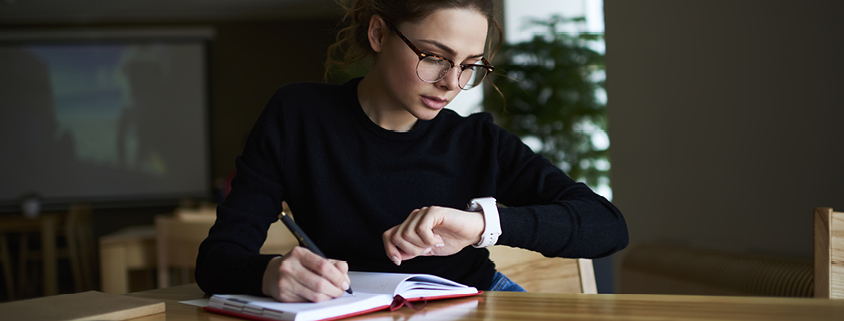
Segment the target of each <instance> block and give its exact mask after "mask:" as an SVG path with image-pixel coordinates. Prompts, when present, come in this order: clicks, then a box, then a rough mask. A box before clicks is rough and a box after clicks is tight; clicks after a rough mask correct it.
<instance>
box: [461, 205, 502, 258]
mask: <svg viewBox="0 0 844 321" xmlns="http://www.w3.org/2000/svg"><path fill="white" fill-rule="evenodd" d="M468 210H469V211H471V212H481V211H482V212H483V214H484V232H483V233H482V234H481V241H480V242H478V244H474V245H472V246H474V247H476V248H482V247H490V246H493V245H495V243H496V242H498V236H500V235H501V219H500V218H499V217H498V206H496V203H495V198H493V197H483V198H476V199H473V200H472V202H471V203H469V209H468Z"/></svg>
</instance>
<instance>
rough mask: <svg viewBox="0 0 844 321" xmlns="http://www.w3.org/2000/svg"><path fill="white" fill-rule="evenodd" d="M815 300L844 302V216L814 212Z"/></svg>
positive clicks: (827, 210)
mask: <svg viewBox="0 0 844 321" xmlns="http://www.w3.org/2000/svg"><path fill="white" fill-rule="evenodd" d="M814 223H815V250H814V252H815V253H814V254H815V297H816V298H830V299H844V213H842V212H834V211H833V210H832V208H828V207H820V208H816V209H815V213H814Z"/></svg>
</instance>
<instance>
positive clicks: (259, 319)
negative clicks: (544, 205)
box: [203, 291, 483, 321]
mask: <svg viewBox="0 0 844 321" xmlns="http://www.w3.org/2000/svg"><path fill="white" fill-rule="evenodd" d="M481 293H483V291H478V292H477V293H468V294H448V295H438V296H431V297H418V298H410V299H406V300H407V301H409V302H419V301H434V300H444V299H453V298H462V297H469V296H474V295H478V294H481ZM389 308H390V305H389V304H387V305H383V306H378V307H375V308H371V309H366V310H361V311H354V312H350V313H348V314H343V315H338V316H334V317H330V318H325V319H320V320H319V321H332V320H340V319H345V318H351V317H354V316H359V315H364V314H368V313H372V312H376V311H381V310H387V309H389ZM203 309H205V311H208V312H213V313H217V314H224V315H229V316H233V317H237V318H242V319H249V320H257V321H278V320H283V319H275V318H268V317H264V316H259V315H254V314H248V313H243V312H235V311H230V310H225V309H218V308H213V307H210V306H206V307H203Z"/></svg>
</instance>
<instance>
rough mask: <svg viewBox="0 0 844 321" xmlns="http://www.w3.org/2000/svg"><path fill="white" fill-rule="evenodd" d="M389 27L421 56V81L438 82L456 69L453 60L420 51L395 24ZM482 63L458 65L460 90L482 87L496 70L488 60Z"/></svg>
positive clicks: (418, 70) (418, 65)
mask: <svg viewBox="0 0 844 321" xmlns="http://www.w3.org/2000/svg"><path fill="white" fill-rule="evenodd" d="M387 25H389V26H390V29H392V30H393V31H395V32H396V35H398V36H399V38H401V40H402V41H404V43H406V44H407V46H408V47H410V49H411V50H413V52H415V53H416V55H418V56H419V62H418V63H417V64H416V76H418V77H419V79H420V80H422V81H424V82H426V83H435V82H438V81H440V79H443V78H444V77H445V75H447V74H448V71H449V70H451V68H452V67H454V62H453V61H451V59H448V58H446V57H443V56H440V55H437V54H433V53H430V52H425V51H422V50H419V48H416V46H414V45H413V43H411V42H410V40H407V38H405V37H404V35H403V34H402V33H401V31H399V30H398V29H397V28H396V27H395V26H393V24H391V23H387ZM481 62H483V65H480V64H469V65H464V64H458V65H457V66H458V67H460V69H459V70H458V71H457V85H458V86H460V89H463V90H469V89H472V88H475V86H477V85H480V84H481V83H482V82H483V81H484V78H486V75H487V74H488V73H491V72H492V71H493V70H495V67H493V66H492V65H490V64H489V62H487V61H486V59H484V58H481Z"/></svg>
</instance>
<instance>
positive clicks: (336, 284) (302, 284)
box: [261, 246, 350, 302]
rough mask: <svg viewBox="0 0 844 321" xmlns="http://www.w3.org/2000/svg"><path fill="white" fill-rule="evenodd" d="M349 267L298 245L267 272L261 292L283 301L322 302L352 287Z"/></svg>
mask: <svg viewBox="0 0 844 321" xmlns="http://www.w3.org/2000/svg"><path fill="white" fill-rule="evenodd" d="M348 272H349V264H348V263H346V262H345V261H337V260H328V259H325V258H322V257H320V256H319V255H316V254H314V253H313V252H311V251H310V250H308V249H306V248H303V247H300V246H297V247H294V248H293V250H291V251H290V252H289V253H287V254H286V255H285V256H283V257H281V256H279V257H275V258H273V259H272V260H270V262H269V264H267V268H266V269H265V270H264V277H263V282H262V283H261V291H262V292H263V293H264V295H267V296H270V297H273V298H274V299H276V300H278V301H281V302H321V301H326V300H330V299H333V298H336V297H338V296H341V295H343V292H344V291H345V290H346V289H348V288H349V282H350V281H349V275H348Z"/></svg>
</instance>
